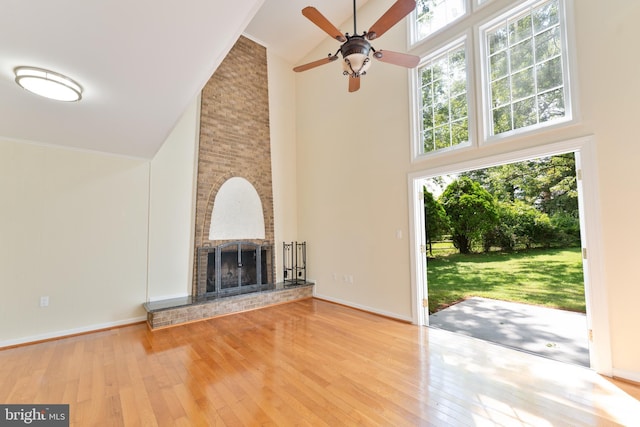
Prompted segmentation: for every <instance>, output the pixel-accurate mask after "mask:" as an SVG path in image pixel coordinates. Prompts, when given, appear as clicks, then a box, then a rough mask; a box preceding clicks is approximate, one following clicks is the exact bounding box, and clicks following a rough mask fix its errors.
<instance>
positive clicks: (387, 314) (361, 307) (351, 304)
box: [313, 287, 413, 323]
mask: <svg viewBox="0 0 640 427" xmlns="http://www.w3.org/2000/svg"><path fill="white" fill-rule="evenodd" d="M315 289H316V288H315V287H314V288H313V296H314V297H316V298H318V299H323V300H326V301H330V302H335V303H337V304H341V305H346V306H347V307H353V308H357V309H358V310H363V311H368V312H370V313H374V314H379V315H381V316H385V317H390V318H392V319H397V320H402V321H403V322H409V323H413V319H412V318H411V317H407V316H403V315H401V314H398V313H391V312H389V311H384V310H378V309H377V308H373V307H368V306H366V305H361V304H356V303H354V302H352V301H345V300H341V299H340V298H333V297H329V296H326V295H321V294H318V293H316V291H315Z"/></svg>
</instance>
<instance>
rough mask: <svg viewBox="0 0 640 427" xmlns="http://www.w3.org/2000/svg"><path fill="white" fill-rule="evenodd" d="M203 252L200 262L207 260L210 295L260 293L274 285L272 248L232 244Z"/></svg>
mask: <svg viewBox="0 0 640 427" xmlns="http://www.w3.org/2000/svg"><path fill="white" fill-rule="evenodd" d="M201 251H206V252H205V253H201V254H200V261H201V262H203V261H205V260H206V270H205V271H206V292H205V293H206V295H208V296H212V295H233V294H240V293H247V292H257V291H260V290H263V289H267V288H268V285H270V284H273V277H272V276H273V254H272V247H271V246H268V245H257V244H253V243H249V242H231V243H226V244H224V245H220V246H217V247H214V248H202V249H201ZM202 267H204V266H203V265H202Z"/></svg>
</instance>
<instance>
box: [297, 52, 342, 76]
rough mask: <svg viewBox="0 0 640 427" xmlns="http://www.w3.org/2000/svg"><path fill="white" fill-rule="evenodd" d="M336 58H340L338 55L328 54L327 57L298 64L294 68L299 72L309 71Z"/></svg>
mask: <svg viewBox="0 0 640 427" xmlns="http://www.w3.org/2000/svg"><path fill="white" fill-rule="evenodd" d="M336 59H338V57H337V56H335V55H333V56H328V57H326V58H322V59H318V60H317V61H313V62H309V63H308V64H303V65H298V66H297V67H294V68H293V71H295V72H296V73H299V72H300V71H307V70H310V69H312V68H316V67H319V66H321V65H324V64H328V63H329V62H333V61H335V60H336Z"/></svg>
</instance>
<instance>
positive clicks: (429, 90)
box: [422, 85, 433, 108]
mask: <svg viewBox="0 0 640 427" xmlns="http://www.w3.org/2000/svg"><path fill="white" fill-rule="evenodd" d="M432 104H433V86H432V85H426V86H424V87H423V88H422V105H423V106H428V107H429V108H431V105H432Z"/></svg>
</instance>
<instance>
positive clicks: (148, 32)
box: [0, 0, 392, 158]
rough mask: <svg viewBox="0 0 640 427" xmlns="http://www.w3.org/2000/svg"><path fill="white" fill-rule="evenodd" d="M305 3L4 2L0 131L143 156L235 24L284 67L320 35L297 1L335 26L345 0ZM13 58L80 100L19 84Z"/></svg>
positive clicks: (157, 142) (169, 125)
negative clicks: (76, 87)
mask: <svg viewBox="0 0 640 427" xmlns="http://www.w3.org/2000/svg"><path fill="white" fill-rule="evenodd" d="M315 1H317V2H318V4H313V3H312V2H311V1H310V0H264V1H263V0H233V1H228V0H185V1H156V0H136V1H131V0H110V1H80V0H57V1H37V2H36V1H24V0H4V1H3V5H2V13H1V14H0V35H2V37H0V138H2V139H9V140H16V141H27V142H36V143H44V144H51V145H60V146H66V147H74V148H79V149H86V150H94V151H100V152H106V153H113V154H118V155H125V156H133V157H141V158H152V157H153V156H154V154H155V153H156V152H157V150H158V149H159V148H160V146H161V145H162V143H163V142H164V140H165V139H166V137H167V136H168V134H169V133H170V132H171V130H172V129H173V127H174V125H175V124H176V122H177V121H178V119H179V118H180V116H181V115H182V112H183V111H184V110H185V108H186V107H187V106H188V104H189V103H190V102H191V101H192V100H193V99H194V97H195V96H196V95H197V94H198V93H199V91H200V90H201V89H202V87H203V86H204V84H205V83H206V82H207V80H208V79H209V77H210V76H211V74H212V73H213V72H214V70H215V69H216V67H217V66H218V65H219V64H220V62H222V60H223V59H224V56H225V55H226V54H227V52H228V51H229V49H230V48H231V47H232V46H233V44H234V42H235V40H236V39H237V38H238V36H239V35H240V34H241V33H242V32H243V31H244V30H245V28H246V31H245V34H246V35H248V36H249V37H251V38H252V39H254V40H256V41H259V42H261V43H263V44H264V45H265V46H267V48H268V49H269V50H270V51H272V52H274V53H276V54H278V55H279V56H281V57H283V58H285V59H286V60H288V61H289V62H291V63H292V64H294V63H296V62H297V61H299V60H300V59H301V58H302V57H304V56H305V54H306V53H307V52H309V51H310V50H311V49H312V48H314V47H315V46H317V45H318V44H319V43H320V42H321V41H322V40H323V39H324V38H325V37H327V35H326V34H325V33H323V32H322V31H321V30H320V29H319V28H317V27H316V26H315V25H313V24H312V23H311V22H310V21H308V20H307V19H306V18H304V17H303V16H302V14H301V13H300V11H301V9H302V8H303V7H305V6H309V5H312V6H316V7H317V8H318V9H319V10H320V11H321V12H322V13H323V14H324V15H325V16H326V17H327V18H328V19H329V20H330V21H332V22H333V23H334V24H335V25H339V23H341V22H345V21H347V20H348V19H349V18H350V16H351V14H352V7H353V5H352V2H351V1H349V0H322V1H320V0H315ZM365 1H366V0H359V1H358V7H359V6H360V5H361V4H364V3H365ZM391 3H392V1H390V4H391ZM261 6H262V7H261ZM260 7H261V8H260ZM254 15H255V18H254ZM252 19H253V20H252ZM247 24H248V27H247ZM342 30H344V31H349V30H348V29H342ZM20 65H27V66H34V67H40V68H45V69H49V70H52V71H56V72H59V73H62V74H65V75H67V76H68V77H71V78H72V79H74V80H76V81H77V82H78V83H80V84H81V85H82V87H83V89H84V92H83V99H82V100H81V101H80V102H72V103H64V102H58V101H51V100H47V99H45V98H41V97H38V96H37V95H33V94H31V93H29V92H27V91H25V90H23V89H22V88H20V87H19V86H18V85H17V84H15V82H14V74H13V69H14V68H15V67H17V66H20Z"/></svg>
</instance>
